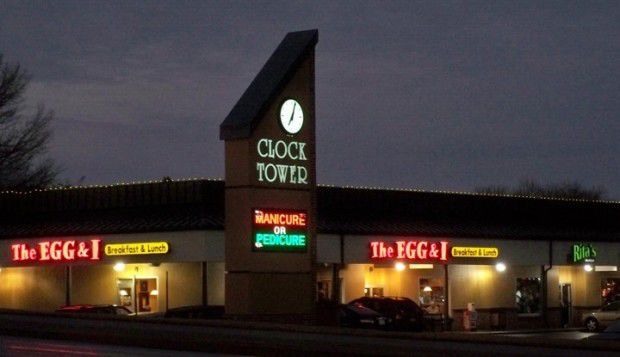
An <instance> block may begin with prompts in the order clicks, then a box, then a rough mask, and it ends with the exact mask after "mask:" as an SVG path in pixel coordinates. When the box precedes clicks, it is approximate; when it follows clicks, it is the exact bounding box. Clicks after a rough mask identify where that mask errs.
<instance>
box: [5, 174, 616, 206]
mask: <svg viewBox="0 0 620 357" xmlns="http://www.w3.org/2000/svg"><path fill="white" fill-rule="evenodd" d="M191 181H211V182H220V181H224V180H223V179H222V178H206V177H191V178H180V179H164V180H162V179H159V180H145V181H127V182H115V183H111V184H95V185H83V186H71V185H69V186H50V187H46V188H39V189H33V190H27V191H17V190H5V191H0V195H1V194H18V195H28V194H32V193H36V192H48V191H64V190H78V189H93V188H111V187H118V186H132V185H148V184H160V183H162V182H191ZM317 186H318V187H327V188H346V189H352V190H377V191H395V192H419V193H439V194H446V195H465V196H483V197H506V198H527V199H534V200H548V201H566V202H588V203H607V204H620V201H616V200H586V199H579V198H560V197H541V196H527V195H515V194H508V193H486V192H466V191H449V190H424V189H417V188H393V187H377V186H351V185H345V186H338V185H330V184H318V185H317Z"/></svg>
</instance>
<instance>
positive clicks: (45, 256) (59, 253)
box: [11, 239, 101, 263]
mask: <svg viewBox="0 0 620 357" xmlns="http://www.w3.org/2000/svg"><path fill="white" fill-rule="evenodd" d="M100 247H101V240H99V239H91V240H86V241H78V240H51V241H42V242H39V243H37V244H34V245H29V244H26V243H16V244H12V245H11V259H12V260H13V261H14V262H42V263H44V262H74V261H78V260H83V261H84V260H86V261H88V260H99V259H101V249H100Z"/></svg>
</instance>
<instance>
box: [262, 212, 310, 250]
mask: <svg viewBox="0 0 620 357" xmlns="http://www.w3.org/2000/svg"><path fill="white" fill-rule="evenodd" d="M307 225H308V220H307V214H306V212H304V211H292V210H269V209H254V210H253V218H252V226H253V230H252V232H253V233H252V235H253V242H252V243H253V244H252V249H253V250H254V251H257V252H258V251H260V252H305V251H306V247H307V245H308V239H307V233H308V227H307Z"/></svg>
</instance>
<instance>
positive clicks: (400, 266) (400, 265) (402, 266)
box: [394, 262, 405, 271]
mask: <svg viewBox="0 0 620 357" xmlns="http://www.w3.org/2000/svg"><path fill="white" fill-rule="evenodd" d="M394 269H396V270H397V271H403V270H405V264H403V263H401V262H397V263H396V264H394Z"/></svg>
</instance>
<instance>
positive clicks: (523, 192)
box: [475, 179, 605, 200]
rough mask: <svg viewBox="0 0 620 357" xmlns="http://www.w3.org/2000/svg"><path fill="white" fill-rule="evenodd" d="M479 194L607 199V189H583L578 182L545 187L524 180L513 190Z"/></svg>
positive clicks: (497, 189)
mask: <svg viewBox="0 0 620 357" xmlns="http://www.w3.org/2000/svg"><path fill="white" fill-rule="evenodd" d="M475 191H476V192H478V193H488V194H500V195H501V194H511V195H517V196H530V197H552V198H573V199H582V200H601V199H604V198H605V188H603V187H601V186H594V187H591V188H586V187H583V186H582V185H581V184H580V183H578V182H564V183H559V184H558V183H553V184H548V185H543V184H541V183H539V182H537V181H535V180H532V179H524V180H521V182H519V184H518V185H517V186H516V187H515V188H513V189H511V188H508V187H506V186H483V187H476V189H475Z"/></svg>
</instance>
